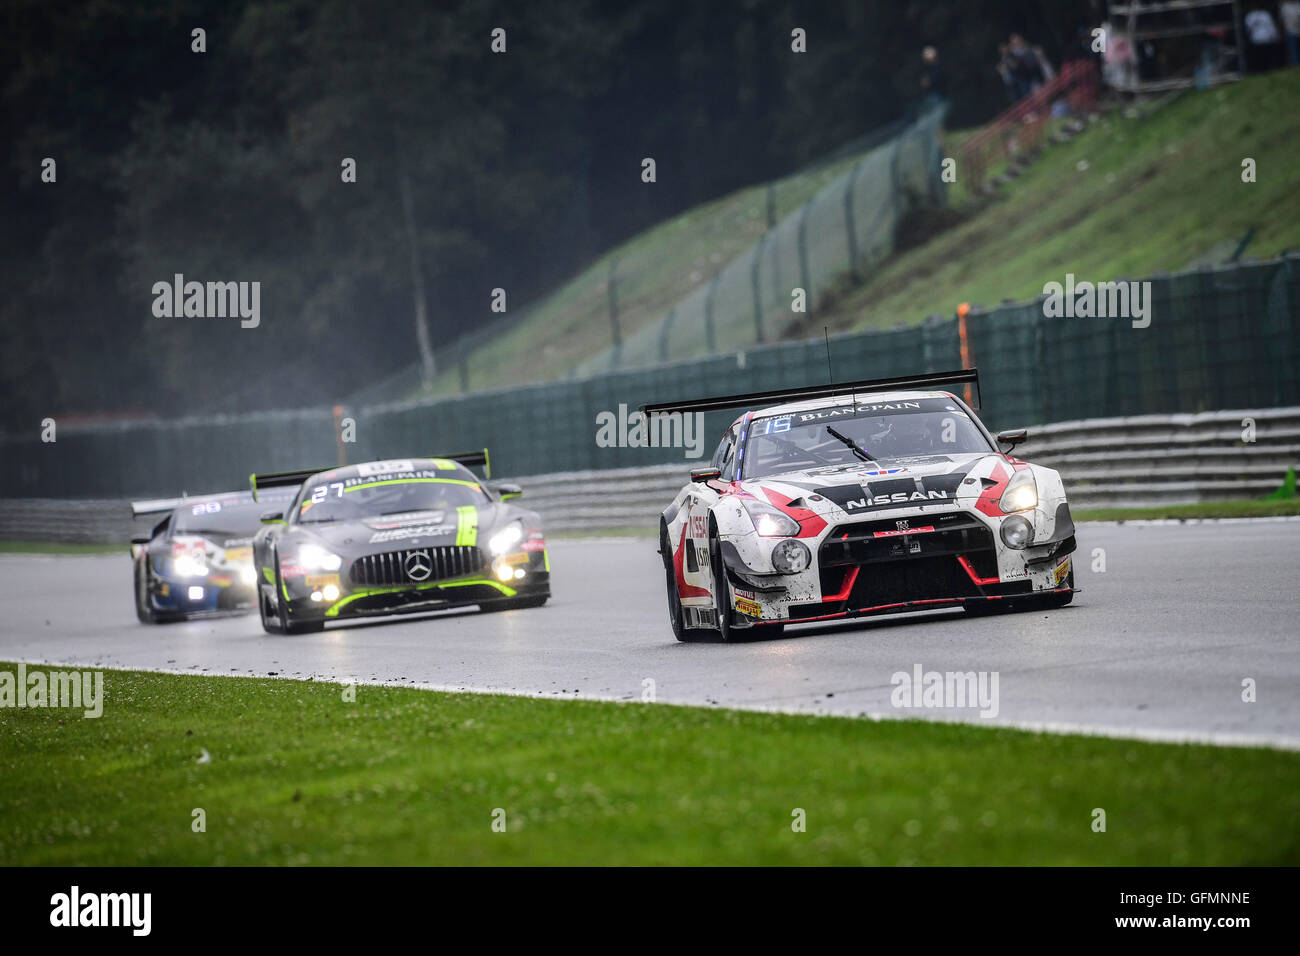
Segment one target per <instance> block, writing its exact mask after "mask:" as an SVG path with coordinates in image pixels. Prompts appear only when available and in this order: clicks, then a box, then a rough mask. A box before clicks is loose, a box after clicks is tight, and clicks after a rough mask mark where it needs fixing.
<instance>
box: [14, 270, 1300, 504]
mask: <svg viewBox="0 0 1300 956" xmlns="http://www.w3.org/2000/svg"><path fill="white" fill-rule="evenodd" d="M1149 281H1150V283H1151V288H1150V293H1151V296H1150V313H1149V317H1150V325H1149V326H1147V327H1146V328H1135V327H1134V326H1133V323H1132V322H1131V321H1129V320H1127V319H1120V318H1107V319H1099V318H1049V317H1047V316H1046V315H1044V308H1043V303H1042V302H1040V301H1037V300H1036V301H1032V302H1027V303H1022V304H1017V305H1006V306H1000V307H997V308H993V309H988V310H982V309H978V308H977V309H974V310H972V312H971V313H970V315H969V316H968V319H967V330H968V331H967V342H966V346H967V348H966V358H967V359H968V360H969V361H970V362H972V363H973V364H975V365H977V366H978V367H979V370H980V379H981V385H982V397H983V409H982V411H981V417H982V418H983V419H984V421H985V422H986V423H987V424H988V425H989V427H990V428H993V429H1000V428H1009V427H1019V426H1030V425H1037V424H1042V423H1045V422H1060V421H1074V420H1079V419H1083V418H1112V417H1120V416H1137V415H1148V414H1170V413H1195V412H1206V411H1214V410H1218V409H1224V408H1281V407H1289V406H1296V405H1300V255H1290V256H1286V257H1283V258H1280V259H1274V260H1270V261H1266V262H1246V263H1241V264H1238V265H1234V266H1225V267H1218V268H1203V269H1198V270H1194V271H1189V272H1184V273H1180V274H1177V275H1163V276H1153V277H1151V279H1150V280H1149ZM830 352H831V367H830V368H829V369H828V364H827V348H826V345H825V344H824V343H823V341H822V340H821V339H814V340H810V341H794V342H782V343H777V344H771V345H764V346H758V347H752V348H747V349H740V350H737V351H735V352H733V353H731V354H728V355H718V356H711V357H707V358H700V359H695V360H691V361H687V362H679V363H676V364H672V365H662V366H657V367H648V368H641V369H625V370H619V371H615V372H608V373H605V374H603V375H594V376H590V377H588V378H585V379H577V380H573V381H563V382H555V383H550V384H544V385H533V386H528V387H524V388H516V389H498V390H493V391H483V392H476V393H472V394H468V395H457V396H452V397H445V398H436V399H428V400H423V401H418V402H407V403H403V404H389V405H374V406H368V407H358V408H348V409H344V411H343V414H342V416H341V417H340V420H339V421H337V422H336V417H335V416H334V415H333V414H332V412H331V410H330V409H306V410H299V411H285V412H267V413H261V414H256V415H240V416H222V417H211V418H198V419H180V420H170V421H150V420H144V421H134V422H119V423H116V424H113V425H110V426H102V425H101V426H91V425H82V426H74V425H72V424H70V423H69V424H65V425H62V426H60V427H58V430H57V433H56V441H54V442H49V443H46V442H43V441H42V440H41V429H40V428H39V425H38V423H33V427H32V430H31V433H30V434H25V435H17V436H15V435H9V436H5V437H3V438H0V461H3V471H0V496H3V497H5V498H115V497H150V496H173V495H176V494H178V493H179V492H181V491H188V492H190V493H191V494H196V493H204V492H213V491H221V490H226V489H230V488H242V487H247V485H248V475H249V473H250V472H254V471H262V472H268V471H286V470H291V469H299V468H305V467H307V468H315V467H320V468H325V467H329V466H331V465H333V464H336V463H337V462H338V461H339V460H340V458H341V457H346V459H347V460H348V461H352V462H357V461H368V460H372V459H377V458H400V457H410V456H413V455H422V454H427V455H433V454H440V453H441V454H450V453H455V452H461V451H466V450H470V449H476V448H483V447H487V448H489V449H490V450H491V454H492V463H493V469H494V471H495V472H496V473H497V474H511V475H530V474H531V475H536V474H553V473H559V472H566V471H575V470H577V471H600V470H605V469H614V468H629V467H644V466H647V465H654V464H668V463H673V462H675V463H677V464H678V465H679V466H682V467H689V464H690V462H691V461H692V460H695V459H693V458H692V457H691V454H690V452H691V451H692V450H691V449H683V448H681V447H673V448H644V447H634V446H632V444H631V439H632V438H633V437H634V434H635V433H634V432H633V430H632V428H631V420H630V416H631V413H633V412H634V411H635V409H636V408H637V407H639V406H640V405H641V404H643V403H648V402H662V401H666V400H672V399H679V398H688V397H700V396H707V395H727V394H735V393H742V392H753V391H759V390H768V389H777V388H791V387H797V386H807V385H819V384H825V383H826V382H827V381H828V380H834V381H841V382H843V381H855V380H861V379H869V378H883V377H889V376H901V375H911V374H916V373H919V372H925V371H942V370H946V369H953V368H957V367H959V366H960V365H961V364H962V357H963V350H962V347H961V342H960V336H959V326H958V322H957V320H956V319H932V320H929V321H926V322H923V323H921V324H920V325H915V326H912V327H909V328H902V329H897V330H893V331H866V332H857V333H846V334H841V335H836V336H832V337H831V339H830ZM602 415H603V416H605V417H606V418H613V419H616V426H617V427H615V428H613V429H609V430H606V433H605V434H604V436H603V439H604V440H602V436H601V434H600V432H601V430H600V428H599V427H598V417H600V416H602ZM732 417H733V416H732V414H731V413H727V412H713V413H709V414H708V415H706V416H705V419H704V423H703V430H702V433H701V434H699V435H692V436H691V437H693V438H696V439H697V440H698V442H699V445H698V451H699V452H700V453H701V455H702V457H704V458H707V457H709V456H710V455H711V453H712V450H713V446H714V445H715V444H716V442H717V439H718V437H719V436H720V435H721V433H722V430H723V429H724V428H725V427H726V426H727V425H728V424H729V423H730V420H731V418H732ZM349 422H350V424H349ZM345 432H346V434H345ZM611 432H612V434H611ZM347 437H354V438H355V441H354V442H348V441H346V438H347Z"/></svg>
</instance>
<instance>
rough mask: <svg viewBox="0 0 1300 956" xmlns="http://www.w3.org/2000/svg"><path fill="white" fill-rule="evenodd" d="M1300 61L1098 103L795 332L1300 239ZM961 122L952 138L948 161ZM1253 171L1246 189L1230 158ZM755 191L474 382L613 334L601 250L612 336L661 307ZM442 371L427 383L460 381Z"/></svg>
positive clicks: (479, 363) (731, 241) (583, 351)
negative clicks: (1060, 139) (1008, 178)
mask: <svg viewBox="0 0 1300 956" xmlns="http://www.w3.org/2000/svg"><path fill="white" fill-rule="evenodd" d="M1297 97H1300V69H1291V70H1281V71H1278V72H1275V73H1270V74H1268V75H1266V76H1259V77H1251V78H1248V79H1246V80H1243V81H1241V82H1239V83H1235V84H1230V85H1228V86H1224V87H1221V88H1219V89H1214V90H1207V91H1195V90H1192V91H1188V92H1186V93H1184V94H1182V95H1181V96H1179V97H1177V98H1175V99H1174V100H1173V101H1172V102H1170V103H1168V104H1167V105H1165V106H1163V107H1161V108H1159V109H1156V110H1155V111H1154V112H1152V113H1151V114H1150V115H1148V116H1142V115H1138V114H1133V115H1131V116H1130V115H1127V114H1125V113H1123V112H1114V113H1109V114H1107V115H1106V116H1104V117H1103V118H1102V119H1100V120H1099V121H1098V122H1096V123H1094V124H1091V125H1090V126H1089V127H1088V129H1087V130H1086V131H1084V132H1083V133H1081V134H1080V135H1079V136H1077V137H1076V138H1075V139H1073V140H1072V141H1070V142H1069V143H1066V144H1060V145H1051V146H1048V147H1047V149H1046V150H1045V151H1044V152H1043V154H1042V155H1041V156H1040V157H1039V158H1038V159H1037V160H1036V161H1035V162H1034V163H1032V164H1031V165H1030V166H1029V167H1028V168H1027V169H1026V170H1025V171H1024V172H1023V173H1022V174H1021V175H1020V176H1019V177H1018V178H1017V179H1015V180H1014V181H1013V182H1011V183H1010V184H1009V185H1007V186H1005V187H1003V188H1001V189H999V190H998V191H997V192H996V193H995V194H993V195H992V196H990V197H982V196H979V195H977V194H974V193H972V192H971V191H969V190H968V189H967V184H966V183H965V182H964V181H963V180H962V178H961V177H962V171H961V169H960V168H958V170H957V175H958V183H957V185H956V187H955V188H954V190H953V202H954V210H953V212H952V213H950V214H945V215H944V216H943V217H942V218H943V221H945V222H952V221H954V220H957V224H956V225H953V226H951V228H947V229H945V230H944V231H942V232H939V233H938V234H937V235H935V236H934V237H933V238H931V239H930V240H929V241H927V242H924V243H922V244H920V245H916V246H913V247H911V248H908V249H907V250H906V251H903V252H900V253H898V254H896V255H894V256H891V257H890V258H888V259H887V260H885V261H884V262H883V263H882V264H881V265H880V266H879V267H878V268H876V269H875V270H874V271H872V273H871V274H870V275H869V276H868V277H867V278H866V281H864V282H863V283H862V284H861V285H858V286H856V287H853V288H847V289H845V288H840V289H837V291H836V295H835V301H834V302H833V303H830V304H828V305H827V306H825V307H824V308H821V309H819V310H818V312H817V313H816V314H815V315H814V316H812V317H810V319H809V320H808V322H807V323H805V324H806V326H807V331H808V334H810V335H811V334H814V333H815V334H816V335H819V336H820V334H821V330H822V326H824V325H828V326H829V327H830V328H831V330H832V331H837V330H839V331H843V330H848V329H862V328H893V327H894V326H896V325H899V324H914V323H918V322H920V321H922V320H923V319H924V318H925V317H926V316H927V315H931V314H940V315H952V314H953V313H954V311H955V309H956V306H957V304H958V303H960V302H971V303H976V304H983V305H986V306H994V305H997V304H998V303H1000V302H1002V301H1003V300H1005V299H1013V300H1017V301H1023V300H1028V299H1032V298H1034V297H1035V296H1037V295H1038V294H1039V293H1040V292H1041V291H1042V288H1043V284H1044V283H1045V282H1047V281H1058V282H1059V281H1064V276H1065V274H1066V273H1067V272H1072V273H1074V274H1075V275H1076V276H1078V277H1079V278H1080V279H1081V280H1083V279H1087V280H1089V281H1101V280H1109V279H1120V278H1133V279H1136V278H1140V277H1142V276H1147V275H1151V274H1152V273H1155V272H1159V271H1176V270H1179V269H1182V268H1186V267H1188V266H1190V265H1192V264H1195V263H1200V262H1203V261H1214V262H1219V261H1222V260H1223V259H1224V258H1226V257H1227V256H1228V255H1229V254H1230V253H1231V251H1232V250H1233V249H1234V248H1235V246H1236V244H1237V243H1238V242H1239V241H1240V239H1241V238H1242V237H1243V236H1245V235H1246V234H1247V233H1248V232H1249V231H1250V230H1251V229H1255V230H1256V232H1255V235H1254V238H1253V239H1252V241H1251V243H1250V245H1249V246H1248V248H1247V249H1246V252H1245V255H1247V256H1253V257H1256V258H1265V257H1268V256H1273V255H1276V254H1278V253H1280V252H1283V251H1285V250H1286V249H1293V248H1297V247H1300V164H1297V163H1296V161H1295V155H1294V153H1295V144H1296V143H1297V142H1300V112H1298V111H1296V110H1295V109H1294V108H1293V104H1294V102H1295V101H1296V99H1297ZM969 132H970V131H958V132H954V133H952V134H950V135H949V137H948V142H947V143H946V146H945V153H946V154H947V155H955V154H956V151H957V146H958V144H959V143H960V141H961V139H962V138H963V137H964V136H966V135H968V134H969ZM1247 157H1249V158H1251V159H1254V160H1255V162H1256V169H1257V181H1256V182H1254V183H1243V182H1242V180H1241V174H1242V165H1241V164H1242V160H1243V159H1245V158H1247ZM856 159H857V157H850V158H848V159H846V160H843V161H842V162H840V163H837V164H835V165H832V166H828V167H826V168H824V169H821V170H818V171H816V172H815V173H811V174H805V175H803V176H796V177H792V178H790V179H787V180H783V181H781V182H780V183H779V184H778V186H777V200H778V201H777V214H778V217H780V216H784V215H786V214H787V213H789V212H790V211H792V210H794V209H796V208H798V206H799V205H800V204H801V203H803V202H804V201H805V200H806V199H808V198H809V197H811V196H812V195H813V193H815V192H816V190H817V189H818V188H820V187H821V186H822V185H824V184H825V183H826V182H828V181H829V180H830V179H831V178H833V177H834V176H836V175H838V174H839V173H841V172H843V171H845V170H846V169H848V168H849V167H850V166H851V165H852V163H853V162H854V161H856ZM765 188H766V187H764V186H758V187H754V188H750V189H745V190H741V191H739V192H737V193H734V194H732V195H730V196H726V197H724V198H722V199H718V200H715V201H714V202H711V203H708V204H706V205H703V206H700V207H697V208H695V209H692V210H690V211H689V212H686V213H684V214H683V215H681V216H678V217H676V218H674V219H672V220H670V221H668V222H665V223H663V224H661V225H659V226H657V227H655V228H654V229H651V230H648V231H647V232H645V233H642V234H641V235H639V236H637V237H635V238H633V239H632V240H630V241H628V242H627V243H624V244H623V245H622V246H621V247H619V248H618V249H616V250H614V251H613V252H611V253H609V254H608V255H606V256H603V257H601V259H599V260H598V261H596V262H595V263H593V264H592V266H591V267H590V268H588V269H587V270H586V271H584V272H583V273H582V274H581V275H579V276H577V277H576V278H574V279H573V280H572V281H570V282H569V283H567V284H566V285H564V286H562V287H561V288H560V289H558V290H557V291H556V293H555V294H554V295H553V296H552V297H551V298H550V300H549V301H548V302H547V304H546V305H545V307H544V308H541V309H538V310H537V311H536V312H534V313H533V314H531V315H529V316H528V317H527V318H526V319H524V320H523V321H521V322H520V323H519V324H517V325H516V326H515V327H513V328H512V329H511V330H510V331H509V332H506V333H504V334H502V335H500V336H499V337H496V338H494V339H492V340H491V341H489V342H485V343H484V344H483V345H482V346H481V347H480V348H479V349H478V350H477V351H475V352H474V353H472V355H471V357H470V359H469V363H470V368H471V385H472V387H473V388H475V389H480V388H490V387H497V386H511V385H517V384H519V383H520V382H533V381H546V380H551V379H556V378H561V377H563V376H564V375H565V374H566V373H567V372H568V371H569V370H570V369H572V368H573V367H574V366H575V365H576V364H577V363H578V362H580V361H582V360H584V359H587V358H590V357H592V356H594V355H596V354H599V353H601V352H603V351H604V350H605V349H607V348H608V347H609V344H610V327H609V306H608V297H607V289H606V278H607V276H608V269H609V261H610V259H611V258H617V259H618V260H619V263H620V265H619V270H618V274H619V276H620V278H619V282H618V295H619V310H620V312H619V314H620V321H621V323H622V326H623V332H624V335H625V336H628V335H630V334H631V333H633V332H634V331H636V330H637V329H639V328H641V327H642V326H643V325H644V324H646V323H648V322H652V321H655V320H657V319H659V318H662V317H663V315H664V314H665V313H666V312H667V311H668V309H669V308H671V307H672V306H673V305H674V304H675V303H676V302H679V301H680V300H681V299H682V298H684V297H685V296H686V294H687V293H688V292H690V291H691V290H692V289H694V288H696V287H698V286H699V285H701V284H703V283H704V282H707V281H708V280H709V279H711V278H712V277H713V276H714V275H715V274H717V272H719V271H720V270H721V269H722V267H723V266H724V265H726V264H727V262H729V261H730V260H731V259H732V258H734V257H735V256H737V255H739V254H740V253H741V252H743V251H745V250H746V249H748V248H749V246H750V245H752V244H753V243H754V242H755V241H757V240H758V238H759V237H760V236H761V235H762V233H763V230H764V227H765V223H766V213H765V209H766V201H765V194H764V190H765ZM457 390H459V380H458V378H457V375H456V371H455V369H454V368H449V369H448V371H447V373H446V374H445V375H444V376H442V377H441V378H440V379H439V380H438V383H437V388H436V391H440V392H442V391H457Z"/></svg>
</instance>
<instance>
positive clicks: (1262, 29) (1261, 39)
mask: <svg viewBox="0 0 1300 956" xmlns="http://www.w3.org/2000/svg"><path fill="white" fill-rule="evenodd" d="M1245 24H1246V37H1247V39H1248V40H1249V41H1250V47H1249V50H1250V56H1249V58H1248V59H1249V65H1250V70H1251V72H1252V73H1264V72H1266V71H1268V70H1271V69H1273V68H1274V67H1276V66H1278V65H1279V61H1280V59H1281V53H1282V46H1281V43H1282V37H1281V36H1280V35H1279V34H1278V32H1277V24H1276V23H1274V22H1273V16H1272V14H1270V13H1269V12H1268V11H1267V10H1265V9H1264V8H1263V7H1258V6H1257V7H1255V9H1253V10H1251V11H1250V12H1249V13H1247V14H1246V17H1245Z"/></svg>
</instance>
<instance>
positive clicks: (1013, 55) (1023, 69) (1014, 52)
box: [1007, 33, 1043, 100]
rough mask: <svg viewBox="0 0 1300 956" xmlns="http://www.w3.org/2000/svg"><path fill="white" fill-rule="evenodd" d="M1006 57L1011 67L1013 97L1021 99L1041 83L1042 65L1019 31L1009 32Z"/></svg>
mask: <svg viewBox="0 0 1300 956" xmlns="http://www.w3.org/2000/svg"><path fill="white" fill-rule="evenodd" d="M1007 59H1008V62H1009V64H1010V67H1011V78H1012V85H1013V87H1014V91H1015V97H1016V99H1017V100H1022V99H1024V98H1025V97H1026V96H1028V95H1029V94H1030V93H1032V92H1033V91H1034V90H1036V89H1037V88H1038V87H1039V86H1040V85H1042V82H1043V68H1042V65H1041V64H1040V63H1039V62H1038V57H1037V56H1036V55H1035V54H1034V51H1033V50H1032V49H1030V46H1029V44H1028V43H1026V42H1025V38H1024V37H1022V36H1021V35H1020V34H1019V33H1013V34H1011V42H1010V43H1008V44H1007Z"/></svg>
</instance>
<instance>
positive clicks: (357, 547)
mask: <svg viewBox="0 0 1300 956" xmlns="http://www.w3.org/2000/svg"><path fill="white" fill-rule="evenodd" d="M471 465H473V466H478V465H481V466H483V467H484V470H485V475H486V474H487V468H488V455H487V451H486V450H484V451H482V452H473V453H470V454H464V455H449V456H445V457H442V458H410V459H401V460H395V461H372V462H366V463H364V464H358V465H348V466H346V467H339V468H331V469H326V470H320V471H300V472H284V473H280V474H272V475H253V476H252V477H251V481H252V485H253V493H254V496H257V495H258V494H260V493H262V492H263V491H264V490H265V489H268V488H277V487H285V486H298V491H297V493H296V494H295V495H294V496H293V498H292V500H291V501H290V502H289V505H288V507H287V508H285V509H283V510H280V509H276V510H270V511H267V512H266V513H264V514H262V515H261V522H262V525H263V527H262V528H261V530H260V531H259V532H258V533H257V535H256V536H255V538H254V539H253V564H254V572H255V574H256V578H257V585H258V608H259V610H260V612H261V616H262V626H263V627H264V628H265V629H266V630H267V631H268V632H270V633H273V634H281V633H302V632H306V631H319V630H321V629H322V628H323V627H324V626H325V624H326V623H327V622H329V621H340V620H346V619H348V618H356V617H370V616H378V615H388V614H408V613H416V612H421V611H438V610H443V609H445V608H454V607H466V606H474V605H477V606H478V607H479V609H480V610H483V611H494V610H505V609H508V608H520V607H539V606H540V605H542V604H545V603H546V600H547V598H549V597H550V595H551V587H550V576H551V575H550V561H549V559H548V556H547V553H546V539H545V537H544V536H543V534H542V524H541V519H540V518H539V517H538V516H537V514H536V513H534V512H532V511H528V510H526V509H524V508H521V507H519V506H518V505H516V504H513V503H512V502H511V500H510V499H514V498H518V497H519V496H520V495H521V494H522V491H521V490H520V488H519V486H518V485H510V484H496V485H493V484H489V483H488V482H486V481H480V480H479V479H478V478H477V477H476V476H475V475H474V473H473V472H472V471H470V469H469V467H468V466H471Z"/></svg>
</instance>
